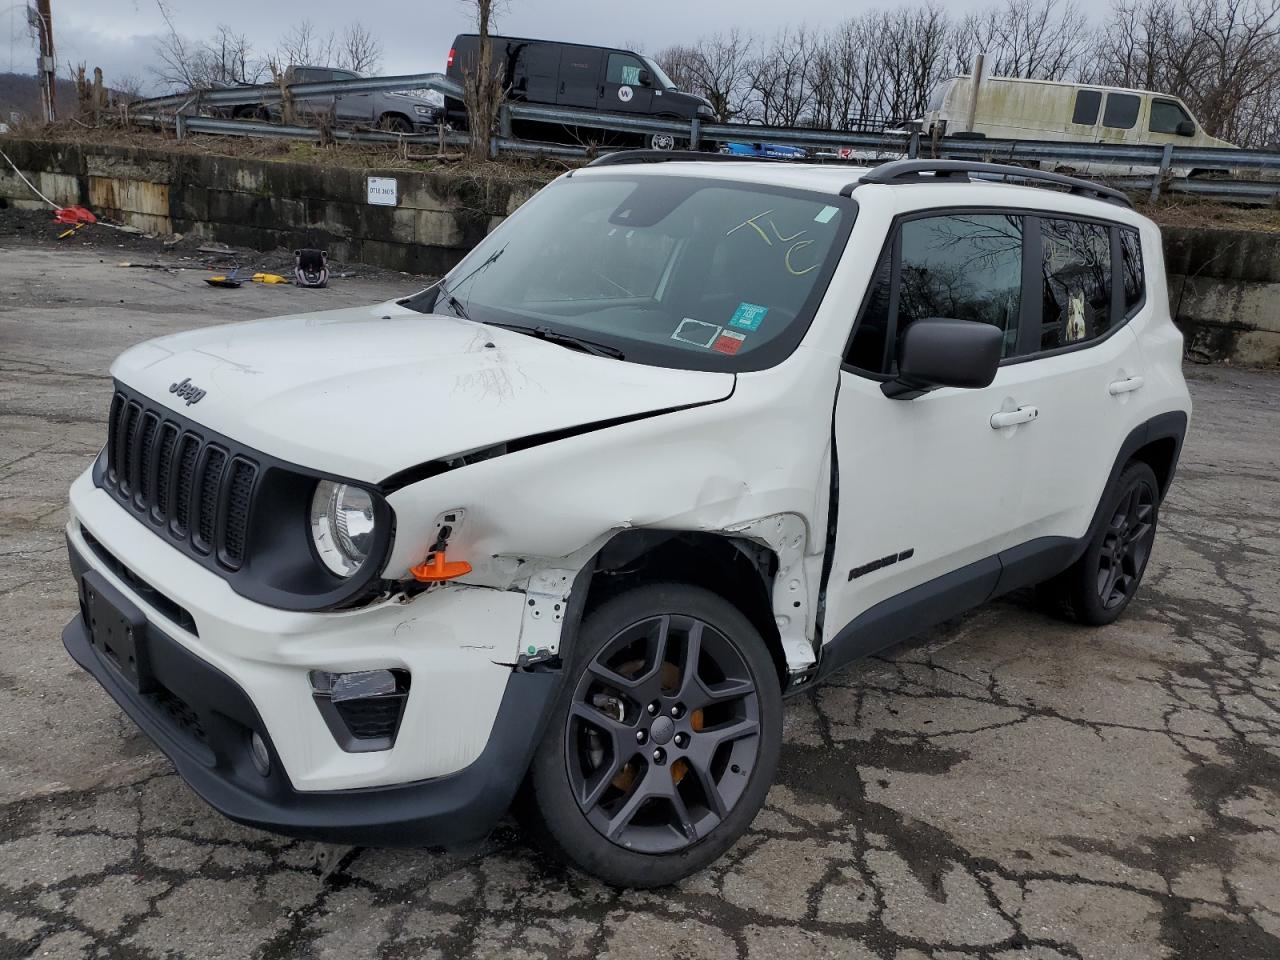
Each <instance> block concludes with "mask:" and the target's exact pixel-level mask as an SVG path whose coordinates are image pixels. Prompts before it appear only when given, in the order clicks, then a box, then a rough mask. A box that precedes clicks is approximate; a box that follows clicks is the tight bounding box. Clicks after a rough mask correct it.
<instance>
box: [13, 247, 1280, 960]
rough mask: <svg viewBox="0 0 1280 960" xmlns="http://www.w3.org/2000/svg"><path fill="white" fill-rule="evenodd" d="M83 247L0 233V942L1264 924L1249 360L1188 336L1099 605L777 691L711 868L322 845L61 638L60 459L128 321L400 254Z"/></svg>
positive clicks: (654, 948) (1276, 484)
mask: <svg viewBox="0 0 1280 960" xmlns="http://www.w3.org/2000/svg"><path fill="white" fill-rule="evenodd" d="M100 256H101V257H104V258H106V259H108V260H110V257H111V254H110V252H109V249H108V251H107V252H104V251H103V250H98V251H84V250H77V251H48V250H36V249H32V248H30V247H20V246H17V245H16V244H2V243H0V438H2V442H0V721H2V722H0V957H9V956H39V957H113V958H114V957H172V956H184V957H236V958H241V957H264V958H285V957H341V958H349V957H364V956H378V957H386V958H393V957H449V958H452V957H485V956H502V957H554V958H556V960H564V958H575V957H597V956H598V957H610V958H613V957H682V958H692V957H742V958H756V957H777V956H786V957H794V958H818V957H847V958H855V960H858V958H873V957H875V958H884V960H924V958H936V960H942V958H947V960H953V958H961V957H975V958H989V960H1015V958H1017V960H1023V958H1025V960H1057V958H1082V960H1083V958H1099V960H1124V958H1135V960H1136V958H1175V957H1205V958H1232V960H1245V958H1259V960H1261V958H1270V960H1275V958H1277V957H1280V476H1278V472H1280V377H1277V376H1275V375H1274V374H1264V373H1250V372H1245V371H1239V370H1232V369H1227V368H1206V367H1192V368H1189V369H1188V377H1189V379H1190V383H1191V392H1192V395H1193V398H1194V400H1195V404H1196V413H1195V418H1194V420H1193V424H1192V433H1191V435H1190V438H1189V440H1188V442H1187V445H1186V449H1185V451H1184V453H1183V458H1182V465H1181V469H1180V471H1179V474H1178V477H1177V480H1176V482H1175V484H1174V486H1173V491H1172V493H1171V495H1170V497H1169V499H1168V501H1167V502H1166V505H1165V507H1164V509H1163V512H1162V515H1161V520H1162V521H1163V522H1162V526H1161V532H1160V535H1159V538H1158V540H1157V542H1156V548H1155V553H1154V556H1153V558H1152V561H1151V565H1150V567H1149V569H1148V571H1147V575H1146V581H1145V583H1144V584H1143V586H1142V589H1141V591H1140V592H1139V594H1138V597H1137V599H1136V600H1135V602H1134V603H1133V605H1132V606H1131V607H1130V609H1129V612H1128V613H1127V615H1126V616H1125V617H1124V618H1123V619H1122V620H1121V621H1120V622H1119V623H1117V624H1115V625H1113V626H1110V627H1106V628H1103V629H1097V630H1093V629H1085V628H1080V627H1074V626H1070V625H1067V624H1064V623H1060V622H1058V621H1055V620H1052V619H1049V618H1047V617H1046V616H1045V615H1043V614H1042V613H1040V612H1039V611H1038V610H1037V609H1036V608H1035V607H1034V606H1033V605H1032V604H1031V603H1030V602H1029V600H1028V599H1027V598H1026V597H1020V596H1014V597H1012V598H1009V599H1007V600H1004V601H1001V602H998V603H995V604H991V605H988V606H986V607H984V608H982V609H980V610H978V611H976V612H974V613H972V614H970V615H968V616H966V617H964V618H962V619H960V620H957V621H953V622H950V623H948V624H946V625H944V626H942V627H940V628H938V629H936V630H933V631H930V632H929V633H927V634H925V635H922V636H919V637H915V638H913V639H911V640H910V641H908V642H905V643H903V644H902V645H901V646H899V647H897V648H895V649H893V650H892V651H890V652H889V653H888V654H887V655H885V656H883V657H878V658H876V659H874V660H871V661H868V662H864V663H861V664H858V665H857V666H856V667H854V668H853V669H850V670H848V671H846V672H845V673H843V674H842V675H840V676H838V677H837V678H836V679H835V680H834V681H833V682H830V683H827V684H825V685H824V686H822V687H820V688H818V689H816V690H814V691H812V692H810V693H809V694H808V695H806V696H802V697H799V698H797V699H793V700H791V701H790V702H789V704H788V711H787V719H786V731H785V742H784V748H783V754H782V762H781V767H780V770H779V775H778V782H777V785H776V786H775V787H774V788H773V790H772V792H771V793H770V795H769V800H768V805H767V807H766V808H765V810H764V811H763V812H762V813H761V814H760V816H759V817H758V818H757V820H756V821H755V823H754V825H753V827H752V829H751V831H750V832H749V833H748V834H747V836H745V837H744V838H743V840H742V841H741V842H740V843H739V844H738V845H737V846H736V847H735V848H734V849H733V850H732V851H731V852H730V853H729V855H727V856H726V857H725V858H724V859H723V860H722V861H721V862H720V863H718V864H716V865H715V867H714V868H713V869H711V870H708V871H706V872H704V873H703V874H701V875H699V876H696V877H694V878H692V879H690V880H688V881H686V882H684V883H682V884H680V885H679V886H677V887H674V888H670V889H666V890H659V891H650V892H643V893H637V892H620V891H615V890H612V889H609V888H607V887H604V886H602V885H600V884H599V883H597V882H595V881H593V880H592V879H590V878H588V877H586V876H583V875H582V874H579V873H576V872H574V871H571V870H566V869H563V868H561V867H558V866H556V865H554V864H551V863H548V862H547V860H546V859H545V858H544V857H542V856H541V855H540V854H539V853H537V852H536V849H535V848H533V847H532V846H531V845H530V844H529V843H528V842H527V840H528V838H526V837H524V836H522V835H521V834H520V833H519V831H518V830H517V828H516V827H515V826H513V825H511V824H505V825H503V826H502V827H500V828H499V830H498V831H497V832H496V833H495V834H494V835H493V837H491V838H490V839H489V840H488V841H487V842H486V843H485V844H484V845H483V846H482V847H481V848H479V849H477V850H472V851H469V852H466V853H453V854H443V853H439V852H432V851H421V852H418V851H408V852H406V851H398V852H392V851H384V850H372V849H355V850H347V851H342V850H338V851H336V852H337V854H338V856H339V859H338V860H337V861H336V864H334V865H333V867H332V870H331V872H330V873H329V874H328V876H325V877H322V876H321V871H320V870H319V869H318V868H317V866H316V865H315V860H314V854H315V848H314V846H313V845H312V844H308V843H300V842H294V841H289V840H284V839H281V838H278V837H274V836H271V835H268V834H264V833H259V832H256V831H253V830H249V829H245V828H241V827H238V826H236V825H234V824H231V823H229V822H228V821H226V820H224V819H222V818H221V817H220V816H218V815H217V814H215V813H214V812H213V811H212V810H210V809H208V808H206V807H205V806H204V805H203V804H202V803H201V802H200V801H199V800H197V799H196V798H195V797H194V796H193V795H192V794H191V793H190V792H189V791H188V790H187V789H186V788H185V787H184V785H183V784H182V783H181V781H179V780H178V779H177V777H176V776H175V775H174V774H173V772H172V771H171V768H170V767H169V765H168V763H167V761H166V760H165V759H164V758H163V757H162V756H160V755H159V754H158V752H157V751H156V750H154V749H153V748H152V747H151V745H150V743H149V742H148V741H147V739H146V738H145V737H144V736H143V735H142V734H141V733H140V732H138V731H137V730H136V729H135V728H134V726H133V724H132V723H130V722H129V721H128V720H127V719H125V718H124V717H123V715H122V714H121V712H120V711H119V710H118V709H116V707H115V706H114V704H113V703H112V702H111V701H110V699H109V698H108V697H107V696H106V694H105V693H104V692H103V691H102V690H101V689H99V687H98V686H97V684H96V683H94V682H93V681H92V680H90V678H89V677H88V676H87V675H86V674H84V673H83V672H81V671H80V670H79V668H77V667H76V666H75V665H74V664H73V663H72V662H71V660H70V659H69V658H68V657H67V655H66V654H65V652H64V651H63V649H62V645H61V643H60V642H59V633H60V631H61V629H62V627H63V625H64V624H65V623H66V621H67V620H68V619H70V618H71V616H72V615H73V614H74V612H75V606H76V601H75V591H74V589H73V585H72V582H71V579H70V576H69V574H68V572H67V568H66V560H65V556H64V547H63V539H62V526H63V524H64V522H65V520H66V507H65V500H66V490H67V486H68V485H69V484H70V482H71V480H72V478H73V477H74V476H75V475H76V474H77V473H78V472H80V471H81V470H83V469H84V468H85V466H86V465H88V463H89V462H90V460H91V459H92V458H93V456H94V455H95V454H96V452H97V450H98V449H99V447H100V446H101V444H102V442H103V438H104V435H105V426H104V418H105V414H106V409H107V402H108V399H109V396H110V386H109V381H108V379H107V377H106V371H107V367H108V364H109V362H110V361H111V359H112V358H113V357H114V356H115V355H116V354H117V353H119V352H120V351H121V350H122V349H124V348H125V347H126V346H128V345H130V344H132V343H134V342H137V341H139V340H143V339H145V338H148V337H151V336H155V335H158V334H162V333H166V332H170V331H176V330H180V329H183V328H187V327H191V326H194V325H197V324H204V323H210V322H224V321H228V320H236V319H247V318H250V317H253V316H259V315H270V314H274V313H286V312H293V311H296V310H303V309H318V308H324V307H337V306H344V305H349V304H356V303H362V302H371V301H374V300H377V299H382V298H386V297H390V296H394V295H399V294H402V293H407V292H409V291H410V290H412V289H414V287H415V283H414V281H413V279H412V278H406V277H399V278H394V279H393V280H392V281H390V282H387V281H382V282H376V283H375V282H371V281H366V280H358V279H356V280H347V281H342V282H336V281H335V283H334V285H333V286H332V288H331V289H329V290H328V291H303V290H295V289H292V288H287V289H276V288H261V287H246V288H244V289H242V290H212V289H211V288H207V287H205V285H204V284H202V283H200V282H199V273H198V272H195V271H190V270H188V271H186V272H183V273H170V272H164V271H157V270H126V269H121V268H118V267H116V266H115V264H114V261H111V262H107V263H103V262H101V261H100V260H99V257H100Z"/></svg>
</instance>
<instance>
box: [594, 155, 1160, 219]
mask: <svg viewBox="0 0 1280 960" xmlns="http://www.w3.org/2000/svg"><path fill="white" fill-rule="evenodd" d="M645 152H646V151H636V153H637V154H639V153H645ZM711 157H714V158H715V162H708V161H707V160H674V159H673V160H668V161H665V162H662V163H652V162H648V163H646V162H634V163H629V162H628V163H624V162H614V163H611V164H602V165H600V166H594V167H593V166H588V167H583V168H581V169H579V170H575V171H573V173H572V176H574V177H575V178H576V177H582V176H587V177H592V176H608V175H610V174H612V175H615V176H616V175H618V174H619V173H623V172H625V173H626V174H627V175H628V176H679V177H697V178H702V179H707V180H732V181H734V182H737V183H748V184H761V185H764V186H774V187H788V188H791V189H794V190H807V191H811V192H816V193H825V194H831V195H836V196H838V195H840V194H841V193H843V194H844V195H846V196H848V195H850V193H851V192H852V194H853V196H855V197H858V196H860V195H861V193H860V192H858V191H853V190H851V186H852V185H861V182H862V180H863V179H864V178H868V177H869V178H871V179H877V178H883V177H884V175H885V173H886V172H889V171H890V170H891V168H892V167H893V166H894V163H895V162H891V163H889V164H884V165H881V166H879V167H866V166H852V165H844V164H830V163H796V162H792V161H777V160H764V159H758V158H745V157H744V158H742V159H740V160H739V159H736V158H735V159H725V158H724V157H723V155H709V158H711ZM896 163H897V164H900V165H902V167H909V166H910V165H913V164H914V165H919V164H920V162H918V161H896ZM948 163H949V161H933V162H932V164H933V165H935V166H940V167H942V168H945V167H946V165H947V164H948ZM950 163H954V164H955V165H956V166H957V167H962V166H965V163H964V162H958V163H957V162H950ZM968 166H969V167H971V168H973V169H974V172H975V173H976V178H975V179H973V180H972V181H968V180H963V179H948V178H947V177H946V176H945V175H940V176H937V177H936V178H935V177H934V176H932V175H931V172H930V171H925V172H924V173H923V175H921V174H920V173H918V172H914V171H911V170H909V169H908V170H907V175H906V176H903V177H901V178H899V179H897V180H894V181H892V182H883V183H875V184H872V183H867V184H866V187H867V188H869V189H878V190H894V191H912V192H913V193H912V194H910V195H915V194H914V191H917V190H921V189H924V190H928V191H934V190H948V192H949V197H948V198H947V199H946V200H939V201H938V202H939V203H940V204H949V205H952V206H954V205H956V199H955V191H956V190H964V191H971V192H972V193H971V195H972V196H973V197H974V198H975V199H974V201H973V202H975V203H979V204H995V205H1001V206H1003V205H1005V204H1008V205H1009V206H1010V207H1020V208H1031V209H1035V208H1040V209H1048V210H1059V211H1062V212H1077V213H1082V214H1091V215H1094V216H1100V217H1106V218H1107V219H1111V220H1137V219H1140V218H1139V217H1138V215H1136V214H1135V213H1134V212H1133V211H1132V208H1131V207H1130V206H1129V204H1128V199H1127V198H1126V197H1124V196H1123V195H1122V194H1120V193H1119V192H1118V191H1112V190H1110V188H1107V187H1105V186H1103V185H1102V184H1094V183H1091V182H1088V181H1080V180H1076V179H1074V178H1069V177H1063V176H1061V175H1054V174H1042V173H1041V172H1040V171H1034V170H1028V169H1023V168H1019V167H1001V172H1006V173H1007V175H1009V176H1013V177H1018V176H1026V177H1028V178H1032V177H1037V176H1038V177H1039V178H1040V180H1041V181H1042V182H1041V183H1039V184H1036V183H1035V182H1034V181H1033V180H1030V179H1029V180H1028V183H1026V184H1023V183H1009V182H1004V181H1000V180H998V179H986V178H985V177H984V172H985V170H984V168H987V167H989V166H990V165H985V164H978V165H974V164H969V165H968ZM900 169H901V168H900ZM943 172H944V173H945V170H944V171H943ZM957 172H959V171H957ZM1072 184H1078V185H1079V187H1080V190H1081V192H1068V191H1065V190H1055V189H1045V187H1046V185H1049V186H1055V185H1056V186H1068V187H1069V186H1071V185H1072ZM1095 189H1096V190H1098V191H1102V192H1109V193H1110V194H1111V195H1112V199H1111V200H1107V199H1100V198H1099V197H1097V196H1091V195H1086V194H1085V193H1084V191H1089V190H1095ZM1117 200H1118V201H1119V202H1116V201H1117ZM1122 204H1123V205H1122Z"/></svg>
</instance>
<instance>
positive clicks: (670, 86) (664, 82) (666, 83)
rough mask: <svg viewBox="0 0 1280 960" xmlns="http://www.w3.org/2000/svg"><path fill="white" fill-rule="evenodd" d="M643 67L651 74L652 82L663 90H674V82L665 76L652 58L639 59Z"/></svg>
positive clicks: (665, 73) (665, 72) (663, 71)
mask: <svg viewBox="0 0 1280 960" xmlns="http://www.w3.org/2000/svg"><path fill="white" fill-rule="evenodd" d="M640 59H641V60H643V61H644V63H645V66H646V67H648V68H649V72H650V73H652V74H653V79H654V81H655V82H656V83H657V84H658V86H660V87H661V88H662V89H663V90H674V89H675V88H676V84H675V81H674V80H672V79H671V78H670V77H668V76H667V71H665V70H663V69H662V68H661V67H660V66H658V62H657V61H656V60H654V59H653V58H652V57H641V58H640Z"/></svg>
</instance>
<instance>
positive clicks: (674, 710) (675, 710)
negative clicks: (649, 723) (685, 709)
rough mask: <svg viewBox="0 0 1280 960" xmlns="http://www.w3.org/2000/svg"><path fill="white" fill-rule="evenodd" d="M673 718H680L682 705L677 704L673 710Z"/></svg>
mask: <svg viewBox="0 0 1280 960" xmlns="http://www.w3.org/2000/svg"><path fill="white" fill-rule="evenodd" d="M671 716H673V717H679V716H680V704H678V703H677V704H676V705H675V706H674V707H672V708H671Z"/></svg>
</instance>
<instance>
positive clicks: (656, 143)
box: [649, 133, 676, 150]
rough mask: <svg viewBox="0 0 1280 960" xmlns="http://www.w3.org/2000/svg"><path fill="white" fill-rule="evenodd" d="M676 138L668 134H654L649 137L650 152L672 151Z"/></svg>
mask: <svg viewBox="0 0 1280 960" xmlns="http://www.w3.org/2000/svg"><path fill="white" fill-rule="evenodd" d="M675 148H676V138H675V136H674V135H673V134H670V133H654V134H650V136H649V149H650V150H674V149H675Z"/></svg>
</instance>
